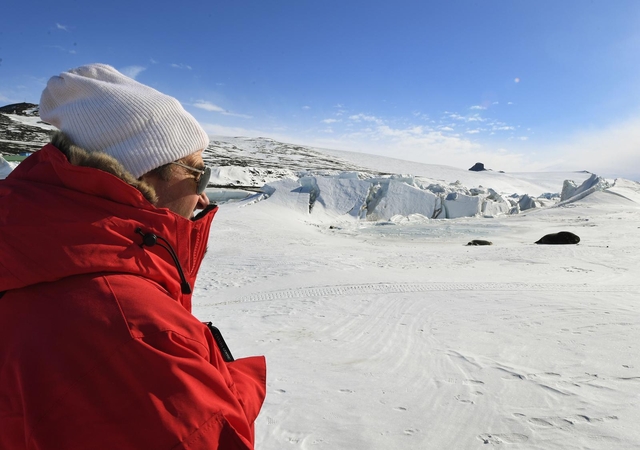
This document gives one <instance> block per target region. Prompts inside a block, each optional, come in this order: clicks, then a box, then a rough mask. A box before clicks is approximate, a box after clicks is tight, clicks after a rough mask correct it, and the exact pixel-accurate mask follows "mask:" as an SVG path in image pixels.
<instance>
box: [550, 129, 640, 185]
mask: <svg viewBox="0 0 640 450" xmlns="http://www.w3.org/2000/svg"><path fill="white" fill-rule="evenodd" d="M638 149H640V117H635V118H632V119H629V120H626V121H624V122H621V123H617V124H613V125H610V126H608V127H606V128H602V129H599V130H594V131H591V130H590V131H585V132H580V133H577V134H575V135H573V136H572V137H571V138H569V139H566V140H565V141H564V142H561V143H557V144H553V145H550V146H548V148H546V149H544V150H545V153H547V154H549V155H552V157H550V158H549V161H548V164H547V165H548V166H549V168H550V169H553V170H567V169H568V170H588V171H589V172H593V173H596V174H598V175H600V176H605V177H611V178H613V177H621V178H628V179H631V180H634V181H640V151H638Z"/></svg>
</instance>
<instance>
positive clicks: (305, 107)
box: [302, 105, 311, 111]
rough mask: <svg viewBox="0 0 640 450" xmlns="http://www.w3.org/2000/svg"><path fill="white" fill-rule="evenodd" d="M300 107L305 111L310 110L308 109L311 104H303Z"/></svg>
mask: <svg viewBox="0 0 640 450" xmlns="http://www.w3.org/2000/svg"><path fill="white" fill-rule="evenodd" d="M302 109H304V110H305V111H308V110H310V109H311V106H309V105H304V106H303V107H302Z"/></svg>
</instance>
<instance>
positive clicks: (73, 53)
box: [45, 45, 76, 55]
mask: <svg viewBox="0 0 640 450" xmlns="http://www.w3.org/2000/svg"><path fill="white" fill-rule="evenodd" d="M45 48H53V49H55V50H58V51H60V52H64V53H69V54H71V55H75V54H76V51H75V50H69V49H68V48H65V47H63V46H61V45H46V46H45Z"/></svg>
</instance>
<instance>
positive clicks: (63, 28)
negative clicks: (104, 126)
mask: <svg viewBox="0 0 640 450" xmlns="http://www.w3.org/2000/svg"><path fill="white" fill-rule="evenodd" d="M56 28H57V29H58V30H63V31H69V27H68V26H66V25H61V24H59V23H56Z"/></svg>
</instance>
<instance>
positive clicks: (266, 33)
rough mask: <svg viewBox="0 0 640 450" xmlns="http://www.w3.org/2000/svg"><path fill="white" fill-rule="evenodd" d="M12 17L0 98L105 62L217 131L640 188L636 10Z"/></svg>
mask: <svg viewBox="0 0 640 450" xmlns="http://www.w3.org/2000/svg"><path fill="white" fill-rule="evenodd" d="M3 17H4V18H5V20H4V21H3V22H4V24H3V27H2V30H1V31H0V104H6V103H14V102H19V101H28V102H34V103H37V102H38V100H39V96H40V92H41V91H42V89H43V88H44V86H45V83H46V80H47V79H48V78H49V77H50V76H52V75H56V74H58V73H60V72H62V71H64V70H66V69H69V68H72V67H75V66H79V65H82V64H87V63H91V62H103V63H107V64H111V65H113V66H114V67H116V68H118V69H119V70H121V71H123V72H125V73H128V74H129V75H130V76H133V77H134V78H136V79H137V80H138V81H140V82H142V83H145V84H149V85H151V86H153V87H155V88H157V89H159V90H160V91H163V92H165V93H168V94H170V95H173V96H175V97H176V98H178V99H179V100H180V101H181V102H182V104H183V105H184V106H185V108H187V110H189V111H190V112H191V113H192V114H193V115H194V116H195V117H196V118H197V119H198V120H199V121H200V122H201V123H202V124H203V126H205V128H206V129H207V130H208V131H209V132H210V133H211V134H215V135H233V136H239V135H240V136H267V137H272V138H275V139H280V140H285V141H288V142H295V143H300V144H308V145H316V146H322V147H328V148H336V149H343V150H352V151H364V152H368V153H375V154H383V155H387V156H394V157H398V158H402V159H409V160H415V161H420V162H427V163H436V164H448V165H453V166H457V167H463V168H468V167H471V165H473V164H474V163H475V162H477V161H482V162H484V163H485V165H486V166H487V167H490V168H493V169H495V170H507V171H529V170H535V171H538V170H566V169H570V170H582V169H585V170H589V171H592V172H595V173H598V174H602V175H605V176H609V177H613V176H625V177H628V178H633V179H636V180H640V81H639V80H640V77H639V76H638V74H639V73H640V26H638V25H640V2H638V1H636V0H629V1H627V0H615V1H610V0H609V1H605V0H593V1H589V0H562V1H558V0H554V1H547V0H541V1H517V0H512V1H507V0H504V1H492V0H483V1H471V0H458V1H455V0H454V1H449V2H436V1H425V0H422V1H405V0H395V1H393V2H391V1H384V2H383V1H375V0H368V1H360V0H342V1H334V0H323V1H304V0H296V1H293V0H291V1H289V0H274V1H264V0H263V1H246V0H245V1H243V0H235V1H225V2H222V1H189V0H183V1H182V2H175V1H172V2H166V1H163V0H156V1H153V2H151V1H121V0H113V1H107V2H100V3H94V2H76V1H74V2H71V1H68V0H60V1H58V2H50V1H48V2H44V1H40V0H37V1H26V0H25V1H21V2H9V4H7V5H4V6H3ZM6 19H9V20H6Z"/></svg>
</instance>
